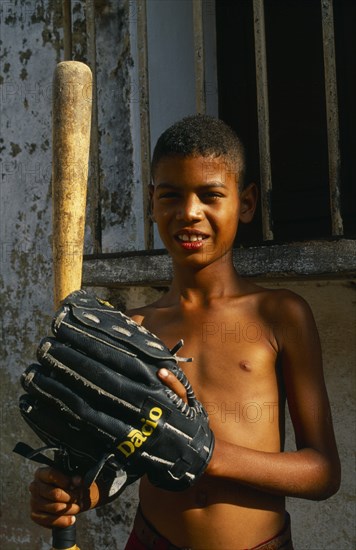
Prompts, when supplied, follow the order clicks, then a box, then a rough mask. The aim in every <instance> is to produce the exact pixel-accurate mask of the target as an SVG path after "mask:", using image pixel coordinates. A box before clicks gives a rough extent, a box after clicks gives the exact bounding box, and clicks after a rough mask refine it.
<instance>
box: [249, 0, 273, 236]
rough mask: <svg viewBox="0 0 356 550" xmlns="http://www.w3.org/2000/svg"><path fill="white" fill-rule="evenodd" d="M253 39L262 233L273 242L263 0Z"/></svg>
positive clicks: (256, 9)
mask: <svg viewBox="0 0 356 550" xmlns="http://www.w3.org/2000/svg"><path fill="white" fill-rule="evenodd" d="M253 20H254V36H255V60H256V86H257V116H258V142H259V154H260V173H261V186H260V187H261V189H260V190H261V207H262V234H263V240H264V241H271V240H273V230H272V211H271V192H272V176H271V154H270V141H269V109H268V78H267V55H266V34H265V15H264V3H263V0H253Z"/></svg>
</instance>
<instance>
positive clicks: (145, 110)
mask: <svg viewBox="0 0 356 550" xmlns="http://www.w3.org/2000/svg"><path fill="white" fill-rule="evenodd" d="M137 43H138V66H139V94H140V96H139V97H140V100H139V101H140V124H141V130H140V131H141V136H140V141H141V178H142V186H143V189H142V193H143V219H144V243H145V249H146V250H151V249H153V241H154V237H153V224H152V220H151V217H150V196H149V184H150V181H151V147H150V143H151V141H150V140H151V137H150V134H151V132H150V109H149V108H150V105H149V80H148V58H147V9H146V0H142V1H141V2H137Z"/></svg>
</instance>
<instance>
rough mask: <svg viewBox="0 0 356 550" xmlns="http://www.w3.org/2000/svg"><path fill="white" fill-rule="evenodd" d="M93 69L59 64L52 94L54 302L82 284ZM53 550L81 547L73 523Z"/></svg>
mask: <svg viewBox="0 0 356 550" xmlns="http://www.w3.org/2000/svg"><path fill="white" fill-rule="evenodd" d="M91 112H92V73H91V70H90V68H89V67H88V66H87V65H85V64H84V63H81V62H78V61H63V62H61V63H58V65H57V67H56V69H55V71H54V77H53V95H52V212H53V217H52V230H53V241H52V245H53V273H54V306H55V309H56V308H57V307H58V306H59V304H60V302H61V300H63V298H65V297H66V296H67V295H68V294H70V293H71V292H73V291H74V290H78V289H79V288H80V287H81V282H82V268H83V249H84V230H85V209H86V195H87V181H88V166H89V150H90V126H91ZM52 535H53V536H52V550H79V548H78V546H76V543H75V524H74V525H73V526H71V527H68V528H65V529H58V528H54V529H53V531H52Z"/></svg>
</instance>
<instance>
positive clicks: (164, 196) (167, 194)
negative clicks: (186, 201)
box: [158, 191, 179, 199]
mask: <svg viewBox="0 0 356 550" xmlns="http://www.w3.org/2000/svg"><path fill="white" fill-rule="evenodd" d="M178 196H179V194H178V193H177V192H175V191H166V192H165V193H160V194H159V195H158V198H159V199H176V198H177V197H178Z"/></svg>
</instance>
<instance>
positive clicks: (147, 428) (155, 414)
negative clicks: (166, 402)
mask: <svg viewBox="0 0 356 550" xmlns="http://www.w3.org/2000/svg"><path fill="white" fill-rule="evenodd" d="M162 414H163V411H162V409H160V408H159V407H153V408H152V409H151V410H150V412H149V415H148V416H149V418H141V422H142V423H143V426H142V428H141V430H136V429H135V430H131V432H130V433H129V434H128V435H127V438H128V439H126V440H124V441H122V442H121V443H119V445H118V446H117V448H118V450H119V451H120V452H121V453H122V454H123V455H124V456H125V458H127V457H129V456H130V455H132V454H133V453H134V452H135V451H136V449H137V448H139V447H141V445H142V444H143V443H144V442H145V441H147V438H148V437H150V436H151V435H152V434H153V432H154V430H155V429H156V427H157V424H158V420H159V419H160V418H161V416H162Z"/></svg>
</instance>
